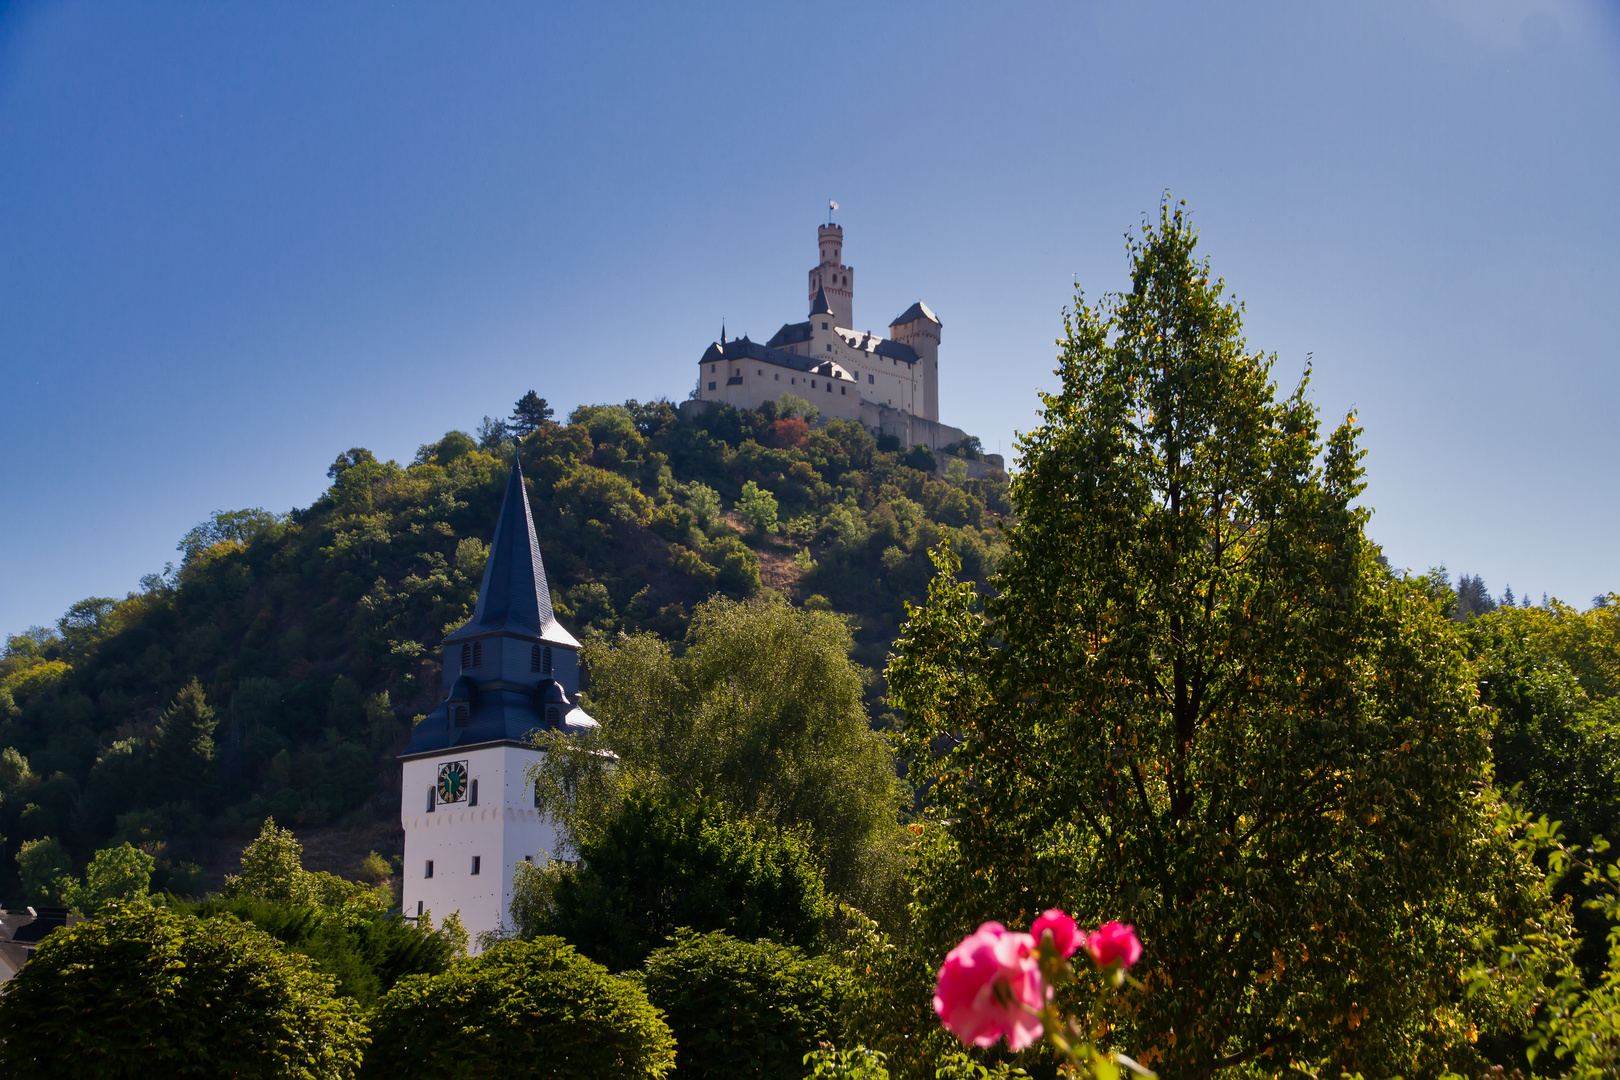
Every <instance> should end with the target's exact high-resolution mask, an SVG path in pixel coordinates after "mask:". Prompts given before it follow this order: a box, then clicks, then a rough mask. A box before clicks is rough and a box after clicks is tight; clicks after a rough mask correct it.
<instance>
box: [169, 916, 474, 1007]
mask: <svg viewBox="0 0 1620 1080" xmlns="http://www.w3.org/2000/svg"><path fill="white" fill-rule="evenodd" d="M191 910H192V912H193V914H196V915H201V916H204V917H206V916H210V915H219V914H226V915H234V916H235V917H236V918H238V919H241V920H242V921H243V922H247V923H252V924H253V925H254V926H256V927H258V928H259V929H260V930H263V931H264V932H265V933H267V934H269V935H270V936H271V937H273V938H275V939H276V940H277V941H279V942H281V944H282V945H283V946H285V947H286V948H287V949H288V950H289V951H291V952H295V953H299V954H300V955H303V956H307V957H308V958H309V959H310V961H311V962H312V963H313V964H314V965H315V968H316V970H317V971H319V972H320V973H321V974H323V975H327V976H329V977H330V978H332V979H333V980H334V982H335V983H336V984H337V987H336V991H337V993H338V994H341V995H342V996H344V997H351V998H354V999H355V1000H357V1001H358V1002H359V1003H360V1004H361V1005H363V1006H367V1007H369V1006H371V1005H372V1004H374V1003H375V1002H376V1000H377V999H378V998H379V997H381V996H382V995H383V994H385V993H387V992H388V991H389V990H390V989H392V988H393V986H394V984H395V983H396V982H398V981H399V980H400V979H401V978H403V977H405V976H406V975H437V974H438V973H439V972H441V971H443V970H444V969H445V968H446V967H447V966H448V965H449V963H450V960H451V956H452V953H453V952H454V950H455V945H454V942H453V941H452V940H451V938H450V937H449V935H446V934H445V933H444V932H443V931H442V930H441V931H440V932H438V933H434V932H432V931H429V930H424V929H422V928H421V926H420V924H418V923H414V922H406V921H405V920H404V919H403V918H401V917H400V915H399V913H398V912H383V911H381V910H375V909H373V910H365V903H364V901H356V902H353V903H351V904H349V905H347V906H346V907H345V908H343V909H342V910H339V911H329V910H325V909H322V908H319V907H309V906H303V905H298V904H287V903H273V902H271V901H268V900H261V899H258V898H257V897H238V898H235V899H229V900H227V899H222V898H217V897H216V898H210V899H208V900H204V901H202V902H200V903H198V904H197V905H196V906H195V907H193V908H192V909H191Z"/></svg>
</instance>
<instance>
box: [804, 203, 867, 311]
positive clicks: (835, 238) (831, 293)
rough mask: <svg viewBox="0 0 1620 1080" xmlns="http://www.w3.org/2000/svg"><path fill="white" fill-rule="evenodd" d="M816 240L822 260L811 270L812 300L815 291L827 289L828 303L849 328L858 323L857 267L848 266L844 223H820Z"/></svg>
mask: <svg viewBox="0 0 1620 1080" xmlns="http://www.w3.org/2000/svg"><path fill="white" fill-rule="evenodd" d="M816 241H817V243H818V244H819V245H820V247H821V262H820V264H819V265H817V266H816V268H815V269H814V270H812V271H810V293H809V296H810V302H811V303H812V304H814V303H815V299H816V291H817V290H818V289H825V290H826V291H827V303H828V304H829V305H830V306H831V307H832V310H833V311H834V312H836V313H837V317H838V325H839V326H842V327H844V328H845V329H848V330H854V329H856V325H855V268H854V267H851V266H845V265H844V263H843V258H844V227H843V226H842V225H832V224H827V225H818V226H817V227H816Z"/></svg>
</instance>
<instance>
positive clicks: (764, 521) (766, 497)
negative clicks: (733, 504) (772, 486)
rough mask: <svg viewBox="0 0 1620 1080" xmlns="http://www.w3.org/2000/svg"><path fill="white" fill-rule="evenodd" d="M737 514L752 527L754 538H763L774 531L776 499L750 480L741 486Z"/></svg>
mask: <svg viewBox="0 0 1620 1080" xmlns="http://www.w3.org/2000/svg"><path fill="white" fill-rule="evenodd" d="M737 513H739V514H741V515H742V516H743V517H744V518H746V519H747V520H748V523H749V524H750V525H752V526H753V527H754V533H755V535H756V536H760V537H765V536H769V535H770V534H771V533H773V532H775V531H776V497H775V496H774V495H772V494H771V493H770V492H768V491H766V490H765V489H764V488H762V487H760V486H759V485H758V484H756V483H754V482H753V481H752V480H750V481H748V482H747V483H746V484H744V485H743V489H742V494H741V495H740V496H738V498H737Z"/></svg>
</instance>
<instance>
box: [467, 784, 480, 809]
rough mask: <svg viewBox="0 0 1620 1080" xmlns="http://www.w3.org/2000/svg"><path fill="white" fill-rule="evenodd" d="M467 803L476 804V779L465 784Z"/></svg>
mask: <svg viewBox="0 0 1620 1080" xmlns="http://www.w3.org/2000/svg"><path fill="white" fill-rule="evenodd" d="M467 805H468V806H477V805H478V781H477V780H474V781H473V782H472V783H470V784H468V785H467Z"/></svg>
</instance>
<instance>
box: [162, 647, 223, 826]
mask: <svg viewBox="0 0 1620 1080" xmlns="http://www.w3.org/2000/svg"><path fill="white" fill-rule="evenodd" d="M218 723H219V721H218V719H217V718H216V717H215V715H214V710H213V709H212V708H211V707H210V706H209V704H208V701H207V699H206V698H205V697H204V696H203V688H202V684H201V683H199V682H198V681H197V680H196V679H195V678H193V679H192V680H191V681H190V682H189V683H187V684H186V685H185V686H183V687H181V689H180V692H179V693H178V694H176V695H175V697H174V701H173V703H172V704H170V705H169V707H168V708H167V709H165V710H163V715H162V716H160V717H158V730H157V734H156V736H154V737H153V739H152V757H153V762H152V764H153V780H154V782H155V783H156V784H157V792H156V795H157V801H158V802H182V801H188V800H189V801H193V802H195V801H198V798H199V796H201V795H203V794H205V793H207V792H208V791H209V790H210V788H211V787H212V784H211V781H212V777H213V772H212V767H211V766H212V764H213V760H214V728H215V726H216V725H217V724H218Z"/></svg>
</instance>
